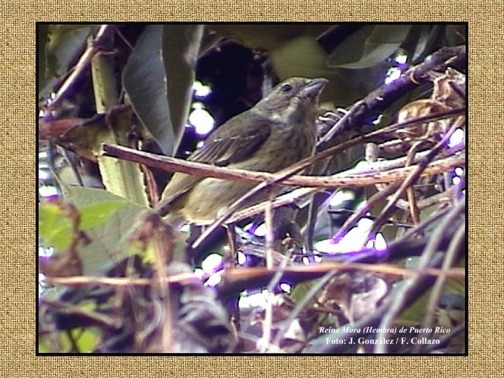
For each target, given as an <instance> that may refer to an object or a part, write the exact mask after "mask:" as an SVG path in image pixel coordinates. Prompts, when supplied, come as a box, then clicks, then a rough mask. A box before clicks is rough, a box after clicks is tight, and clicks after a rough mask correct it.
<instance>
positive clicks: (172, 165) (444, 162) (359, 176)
mask: <svg viewBox="0 0 504 378" xmlns="http://www.w3.org/2000/svg"><path fill="white" fill-rule="evenodd" d="M102 154H103V155H105V156H111V157H115V158H118V159H122V160H129V161H133V162H136V163H140V164H144V165H146V166H148V167H152V168H158V169H161V170H165V171H175V172H183V173H187V174H191V175H196V176H205V177H215V178H219V179H227V180H239V181H247V182H253V183H254V182H255V183H259V182H279V181H280V180H279V178H280V177H281V175H280V174H279V173H276V174H275V173H267V172H257V171H247V170H243V169H230V168H225V167H217V166H214V165H210V164H205V163H197V162H193V161H187V160H182V159H176V158H171V157H166V156H161V155H156V154H152V153H149V152H144V151H137V150H134V149H131V148H128V147H123V146H117V145H113V144H107V143H103V144H102ZM464 164H465V157H464V156H460V157H449V158H444V159H440V160H437V161H434V162H431V163H430V164H429V165H428V166H427V168H426V169H425V170H424V171H423V173H422V175H423V176H429V175H434V174H438V173H441V172H446V171H448V170H450V169H453V168H455V167H458V166H461V165H464ZM377 167H378V169H379V167H380V164H377V165H376V167H374V165H370V166H368V167H367V169H366V172H362V173H359V172H355V170H354V171H349V172H341V173H338V174H335V175H333V176H292V177H290V178H286V179H284V180H281V185H286V186H287V185H288V186H303V187H316V188H337V187H347V188H348V187H362V186H367V185H374V184H377V183H389V182H393V181H396V180H398V179H403V178H406V177H407V176H408V175H409V174H411V172H412V171H413V170H414V169H415V168H416V167H417V166H416V165H411V166H408V167H402V168H390V169H388V170H386V171H381V172H380V171H377Z"/></svg>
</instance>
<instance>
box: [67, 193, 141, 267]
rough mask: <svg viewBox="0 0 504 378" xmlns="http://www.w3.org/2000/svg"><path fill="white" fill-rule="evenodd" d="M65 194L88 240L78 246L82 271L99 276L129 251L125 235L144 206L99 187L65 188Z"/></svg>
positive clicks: (128, 232) (139, 215) (127, 234)
mask: <svg viewBox="0 0 504 378" xmlns="http://www.w3.org/2000/svg"><path fill="white" fill-rule="evenodd" d="M66 196H67V198H68V200H70V201H71V202H72V203H73V204H74V205H75V207H76V208H77V209H78V211H79V213H80V214H81V217H82V218H81V219H82V228H83V229H85V233H86V235H87V237H88V238H89V240H90V243H89V244H86V245H79V248H78V255H79V257H80V259H81V261H82V265H83V273H84V274H86V275H101V274H103V272H104V271H105V270H106V269H107V267H108V266H109V265H110V264H112V263H113V262H117V261H119V260H121V259H122V258H124V257H126V256H128V255H129V254H130V253H131V252H130V248H129V247H130V243H129V241H128V236H129V234H130V232H131V230H132V228H133V227H135V223H136V220H137V219H139V218H141V215H142V213H144V212H145V211H146V210H147V208H146V207H144V206H140V205H137V204H135V203H133V202H131V201H129V200H127V199H124V198H122V197H119V196H116V195H114V194H112V193H110V192H108V191H106V190H103V189H94V188H83V187H68V188H67V194H66Z"/></svg>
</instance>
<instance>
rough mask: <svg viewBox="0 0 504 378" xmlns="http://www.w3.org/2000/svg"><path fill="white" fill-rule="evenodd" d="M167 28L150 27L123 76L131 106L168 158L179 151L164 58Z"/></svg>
mask: <svg viewBox="0 0 504 378" xmlns="http://www.w3.org/2000/svg"><path fill="white" fill-rule="evenodd" d="M162 35H163V25H148V26H146V27H145V29H144V31H143V32H142V34H141V35H140V37H139V39H138V41H137V43H136V45H135V48H134V50H133V52H132V53H131V55H130V57H129V59H128V63H127V64H126V67H125V68H124V71H123V74H122V82H123V87H124V89H125V91H126V93H127V94H128V96H129V99H130V101H131V105H132V107H133V109H134V111H135V113H136V115H137V116H138V118H139V119H140V120H141V121H142V123H143V124H144V125H145V127H146V128H147V129H148V130H149V132H150V133H151V134H152V136H153V137H154V138H155V139H156V141H157V142H158V144H159V146H160V147H161V149H162V150H163V152H165V154H167V155H171V154H172V153H173V151H174V148H175V133H174V126H173V123H172V121H171V114H170V107H169V104H168V97H167V87H166V73H165V68H164V64H163V59H162V55H161V47H162V46H161V41H162Z"/></svg>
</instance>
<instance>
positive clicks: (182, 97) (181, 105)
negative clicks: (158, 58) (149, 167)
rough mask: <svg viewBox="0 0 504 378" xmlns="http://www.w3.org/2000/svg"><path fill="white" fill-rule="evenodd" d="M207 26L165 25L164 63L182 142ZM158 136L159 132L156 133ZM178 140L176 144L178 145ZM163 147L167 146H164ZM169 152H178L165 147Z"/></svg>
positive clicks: (177, 135)
mask: <svg viewBox="0 0 504 378" xmlns="http://www.w3.org/2000/svg"><path fill="white" fill-rule="evenodd" d="M203 30H204V27H203V25H193V24H186V25H171V24H168V25H165V26H164V30H163V41H162V47H163V62H164V67H165V72H166V79H167V90H168V103H169V104H170V115H171V121H172V128H173V135H174V136H175V141H180V139H181V138H182V134H183V133H184V127H185V124H186V122H187V117H188V115H189V109H190V107H191V101H192V93H193V90H192V85H193V82H194V78H195V70H196V64H197V60H198V53H199V50H200V45H201V40H202V36H203ZM153 135H154V134H153ZM154 137H155V135H154ZM176 145H177V143H176V144H175V148H176ZM161 147H162V148H163V145H161ZM163 152H165V153H166V154H173V152H174V151H171V150H170V151H168V150H165V149H163Z"/></svg>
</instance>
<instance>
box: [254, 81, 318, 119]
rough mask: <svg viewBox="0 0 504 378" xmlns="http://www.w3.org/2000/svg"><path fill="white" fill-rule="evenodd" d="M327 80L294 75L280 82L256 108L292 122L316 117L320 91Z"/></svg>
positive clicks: (273, 116)
mask: <svg viewBox="0 0 504 378" xmlns="http://www.w3.org/2000/svg"><path fill="white" fill-rule="evenodd" d="M326 83H327V80H326V79H322V78H317V79H306V78H302V77H293V78H290V79H287V80H285V81H284V82H282V83H280V84H278V85H277V86H276V87H275V88H273V90H272V91H271V93H270V94H269V95H268V96H266V97H265V98H263V99H262V100H261V101H259V102H258V103H257V104H256V105H255V107H254V110H256V111H257V112H259V113H260V114H262V115H264V116H267V117H269V118H271V119H275V120H277V121H280V122H285V123H292V122H300V121H303V120H305V119H307V118H308V119H309V118H314V117H315V114H316V111H317V106H318V98H319V96H320V93H321V92H322V90H323V89H324V86H325V85H326Z"/></svg>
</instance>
